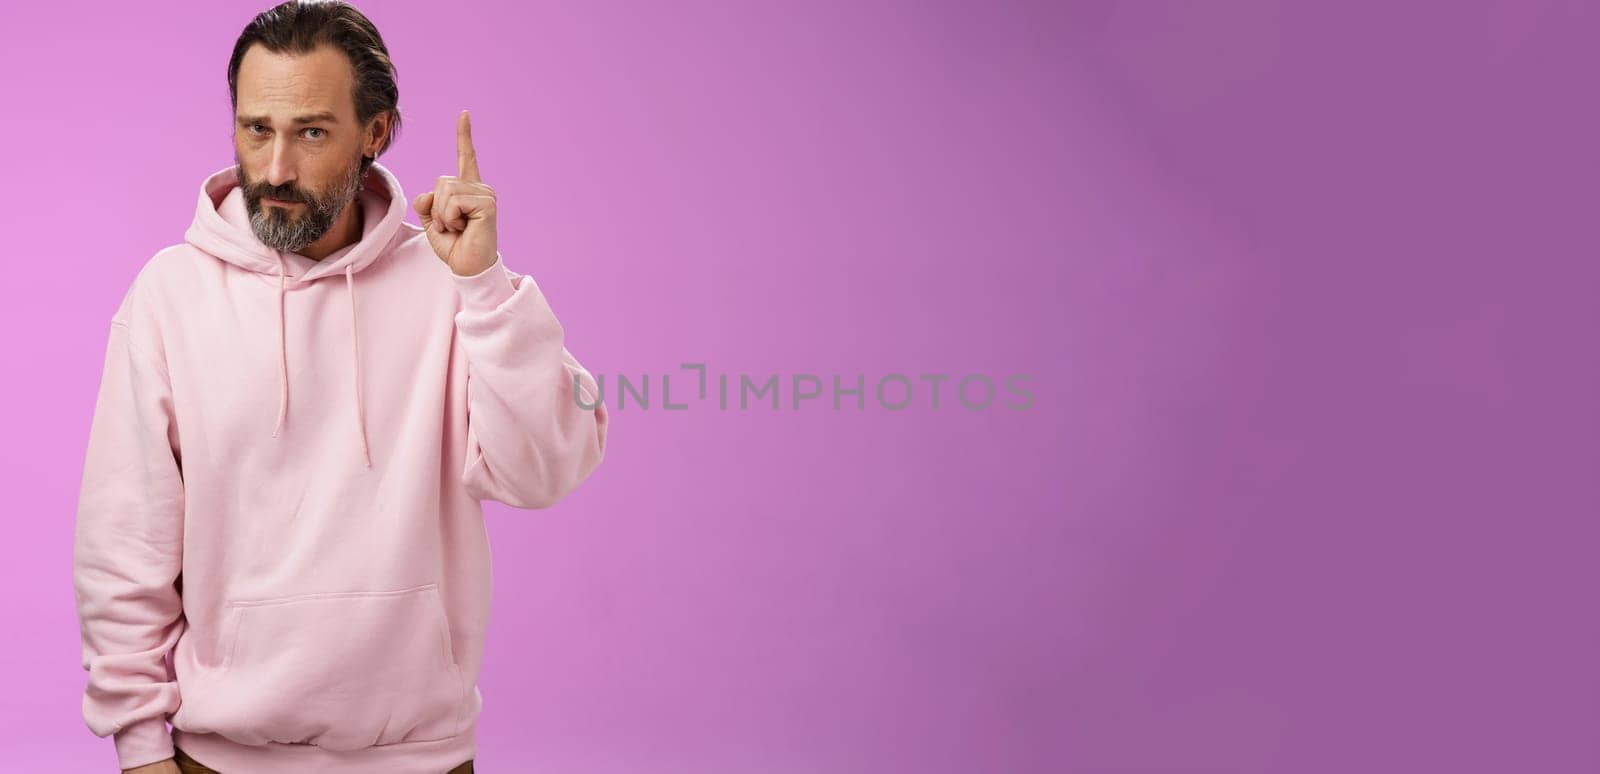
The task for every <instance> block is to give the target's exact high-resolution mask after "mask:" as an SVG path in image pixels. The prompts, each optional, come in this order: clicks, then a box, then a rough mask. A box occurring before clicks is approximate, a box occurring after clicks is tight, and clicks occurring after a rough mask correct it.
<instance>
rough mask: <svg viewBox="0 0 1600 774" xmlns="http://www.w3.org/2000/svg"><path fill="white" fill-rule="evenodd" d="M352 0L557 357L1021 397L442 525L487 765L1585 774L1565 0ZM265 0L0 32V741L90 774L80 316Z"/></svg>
mask: <svg viewBox="0 0 1600 774" xmlns="http://www.w3.org/2000/svg"><path fill="white" fill-rule="evenodd" d="M365 6H366V8H367V10H368V12H369V14H370V15H371V16H372V18H373V19H374V21H375V22H376V23H377V24H378V25H379V28H380V29H381V30H382V32H383V34H384V36H385V38H386V39H387V41H388V43H389V46H390V49H391V51H392V52H393V54H394V56H395V59H396V60H397V62H398V63H399V73H400V86H401V105H402V109H403V111H404V114H405V116H406V118H405V125H404V128H403V130H402V133H401V136H400V138H399V140H398V144H397V145H396V146H395V147H394V149H393V151H392V153H390V154H389V155H387V156H386V157H384V159H383V160H384V162H385V163H386V164H387V165H389V166H390V168H391V169H393V170H394V171H395V172H396V174H397V175H398V176H399V178H400V180H401V182H402V183H403V184H404V185H405V187H406V190H407V194H408V195H415V194H416V193H419V192H421V191H422V190H423V188H424V187H426V186H429V185H431V181H432V180H433V178H434V177H436V176H437V175H440V174H453V173H454V167H453V164H454V148H453V127H454V123H453V122H454V117H455V114H456V111H457V110H458V109H460V108H463V107H465V108H469V109H471V110H472V111H473V120H474V133H475V137H476V139H477V145H478V152H479V157H480V159H481V164H482V168H483V175H484V179H485V180H486V181H488V182H490V183H492V184H493V185H494V186H495V187H496V189H497V190H498V191H499V192H500V196H501V209H502V218H501V244H502V252H503V253H504V255H505V256H506V260H507V263H508V264H509V265H511V266H512V267H513V268H515V269H517V270H519V271H523V272H528V273H531V274H533V275H534V276H535V277H536V278H537V279H538V280H539V282H540V283H541V285H542V286H543V287H544V288H545V289H546V291H547V293H548V294H549V295H550V297H551V299H552V302H553V305H554V307H555V309H556V311H557V313H558V314H559V315H560V317H561V319H562V321H563V323H564V325H565V327H566V329H567V331H568V345H569V346H570V348H571V349H572V350H573V351H574V353H576V354H577V356H578V357H579V358H580V359H582V360H583V361H584V363H585V364H586V365H587V366H588V367H589V368H590V369H591V370H593V371H594V372H596V373H597V374H605V375H606V376H607V379H608V388H609V387H611V386H612V383H611V380H614V379H615V377H616V375H617V374H623V373H625V374H629V375H630V376H634V377H637V376H638V375H641V374H644V373H651V374H655V375H656V376H655V377H654V378H653V379H654V380H658V379H659V375H660V374H662V373H666V372H676V371H677V367H678V364H679V363H682V362H685V361H701V362H706V363H708V364H709V366H710V369H711V371H712V373H713V374H716V373H729V374H735V375H737V374H739V373H748V374H751V375H753V376H755V377H756V378H758V379H764V378H765V376H766V375H768V374H772V373H778V374H782V375H788V374H793V373H796V372H806V373H818V374H824V375H830V374H832V373H840V374H843V375H845V376H846V377H847V378H853V377H854V375H855V374H864V375H865V376H866V378H867V380H868V383H869V384H871V383H872V382H873V381H875V380H876V379H877V378H879V377H881V376H883V375H885V374H888V373H905V374H919V373H925V372H935V373H949V374H953V375H956V376H958V377H959V376H961V375H965V374H969V373H982V374H987V375H991V376H996V377H998V376H999V375H1003V374H1008V373H1028V374H1031V375H1033V376H1034V382H1033V388H1034V393H1035V396H1036V402H1035V404H1034V406H1033V407H1032V408H1031V409H1029V410H1028V411H1022V412H1015V411H1004V410H1001V409H998V408H995V409H991V410H988V411H983V412H973V411H968V410H965V409H962V408H960V407H959V406H958V405H956V404H954V403H953V402H952V401H951V400H950V395H949V393H946V394H945V395H944V396H943V401H942V405H941V407H940V408H939V409H938V410H934V409H932V408H929V407H928V406H927V403H926V397H927V396H926V395H925V394H919V396H918V401H917V405H916V406H915V407H914V408H911V409H907V410H905V411H900V412H890V411H885V410H882V409H881V408H877V407H874V406H871V405H870V404H869V408H868V410H867V411H865V412H855V411H841V412H834V411H832V410H831V405H830V404H829V403H828V401H826V400H822V401H814V402H813V403H812V404H811V405H808V406H807V407H805V408H804V409H802V410H800V411H798V412H797V411H791V410H787V409H785V410H782V411H779V412H772V411H771V410H770V409H767V410H761V411H754V410H752V411H746V412H739V411H727V412H718V411H716V410H714V407H713V406H708V405H705V404H701V405H696V406H694V407H692V408H691V409H690V410H687V411H682V412H666V411H662V410H660V409H659V406H657V407H653V408H654V410H650V411H636V410H633V407H630V408H629V409H628V410H625V411H617V412H615V413H614V415H613V416H614V419H613V422H614V425H613V429H612V434H611V439H610V443H611V446H610V450H609V455H608V459H607V461H606V463H605V464H604V465H603V466H602V467H601V469H600V470H599V471H598V472H597V473H596V475H595V476H594V477H593V478H592V479H591V480H590V481H589V483H588V484H587V485H586V486H585V487H583V488H582V489H581V490H580V491H579V492H577V493H576V494H575V495H573V496H572V497H571V498H570V499H569V500H567V501H566V502H564V503H563V504H561V505H560V506H558V507H557V508H556V509H554V510H550V511H545V512H525V511H515V510H510V509H506V508H503V507H500V506H497V505H496V506H491V509H490V512H489V513H488V518H489V520H490V522H491V524H490V528H491V537H492V541H493V546H494V550H495V558H496V561H495V574H496V597H495V608H494V617H493V620H492V622H491V629H490V639H489V643H488V662H487V665H486V667H485V673H484V675H483V682H482V691H483V695H484V698H485V702H486V706H485V710H484V715H483V718H482V720H481V724H480V727H479V734H480V748H481V749H480V755H479V763H480V764H481V765H482V766H483V769H482V770H484V771H486V772H490V774H494V773H496V772H500V773H501V774H504V773H506V772H583V773H586V774H588V773H593V774H612V773H615V774H623V773H628V774H635V773H637V772H684V773H685V774H689V773H691V772H692V773H694V774H708V773H709V774H721V773H723V772H728V773H735V772H737V773H741V774H742V773H744V772H795V773H800V772H806V773H811V772H829V773H830V774H831V773H833V772H862V773H863V774H865V773H876V772H915V773H917V774H934V773H939V772H950V773H952V774H955V773H957V772H959V773H962V774H966V773H968V772H980V771H981V772H1045V771H1052V772H1330V773H1334V772H1337V773H1339V774H1346V773H1347V772H1355V771H1360V772H1408V773H1409V772H1423V771H1427V772H1453V773H1454V772H1480V771H1481V772H1510V771H1525V772H1541V773H1542V774H1550V773H1554V772H1593V771H1596V770H1600V741H1597V740H1600V735H1597V734H1596V733H1595V728H1596V722H1597V720H1600V699H1597V695H1600V694H1597V688H1600V685H1597V682H1600V681H1597V672H1600V670H1597V669H1596V666H1595V654H1596V652H1597V646H1600V642H1597V640H1600V625H1597V622H1596V616H1595V604H1594V589H1595V588H1596V586H1595V580H1596V579H1595V573H1594V570H1593V567H1592V565H1593V564H1594V559H1593V554H1594V549H1595V545H1596V537H1597V529H1596V527H1595V525H1594V522H1595V519H1596V514H1597V513H1600V485H1597V483H1596V481H1597V480H1600V477H1597V476H1596V472H1597V471H1596V468H1597V459H1600V455H1597V454H1596V451H1597V450H1596V430H1597V421H1596V419H1597V416H1596V410H1595V396H1596V395H1597V394H1600V379H1597V363H1596V356H1595V345H1594V338H1593V333H1594V331H1595V330H1596V323H1597V322H1600V320H1597V316H1600V315H1597V306H1596V303H1595V299H1594V296H1595V290H1596V284H1597V283H1596V280H1597V279H1600V272H1597V270H1596V268H1595V260H1596V257H1597V255H1600V251H1597V249H1596V244H1595V239H1594V229H1593V225H1592V224H1593V222H1594V220H1595V217H1594V216H1595V209H1596V203H1597V197H1596V196H1595V188H1596V186H1595V179H1596V172H1597V163H1596V160H1597V154H1596V140H1597V138H1600V131H1597V130H1600V120H1597V119H1600V113H1597V110H1596V107H1595V106H1596V98H1597V96H1596V89H1595V75H1596V73H1597V67H1596V65H1597V64H1600V62H1597V59H1600V57H1597V56H1596V54H1595V49H1596V47H1595V45H1594V41H1595V40H1596V38H1597V35H1596V31H1597V30H1596V27H1597V25H1596V21H1597V16H1600V11H1597V10H1596V9H1595V8H1593V7H1590V6H1589V5H1586V4H1584V3H1579V2H1562V1H1559V0H1498V1H1497V2H1477V1H1475V2H1451V3H1417V2H1406V3H1289V2H1283V3H1268V2H1205V3H1198V2H1128V3H1114V2H1076V3H1066V2H1062V3H1043V2H1041V3H1020V2H994V3H978V2H967V3H948V2H947V3H931V2H910V1H909V0H906V1H905V2H895V3H890V2H858V1H856V2H825V3H824V2H807V3H800V2H789V3H784V4H778V3H765V2H763V3H755V2H751V3H735V2H724V3H708V2H677V3H644V2H639V3H612V2H604V3H582V4H578V3H572V4H559V5H558V4H553V3H531V4H528V3H510V2H504V3H448V4H445V3H422V2H405V3H401V2H382V3H378V2H369V3H366V4H365ZM1319 6H1320V7H1319ZM262 7H263V6H260V5H255V4H248V3H195V4H193V7H192V8H189V9H187V10H186V11H185V12H184V13H183V14H182V15H181V16H176V17H175V16H173V14H172V12H170V11H168V10H167V9H166V8H165V7H161V8H160V9H157V8H156V7H154V6H149V5H146V4H134V3H105V4H92V5H91V4H83V3H59V4H48V5H46V4H35V5H33V6H32V7H27V6H24V5H23V4H8V5H6V6H5V8H4V10H3V11H0V15H3V17H4V18H3V19H0V21H3V24H0V28H3V29H4V30H5V33H4V35H5V44H4V45H3V46H0V72H4V80H3V81H0V82H3V84H4V90H5V93H4V95H3V99H0V105H3V106H4V109H3V111H0V140H3V147H4V148H5V149H6V151H7V152H6V154H5V162H4V165H5V169H4V180H5V184H4V187H3V189H0V218H3V219H4V233H5V248H6V259H7V271H6V282H4V283H3V287H4V288H5V302H4V304H0V315H3V320H0V322H3V324H0V331H3V333H0V335H3V336H4V347H5V350H4V358H5V362H6V363H7V364H8V368H7V370H8V372H9V376H8V378H7V379H6V381H5V387H4V390H5V394H4V398H5V401H4V405H5V411H6V424H7V428H8V430H9V432H8V433H6V438H7V440H6V441H5V443H4V445H3V447H0V448H3V454H4V460H3V470H4V476H5V478H6V480H5V482H4V484H5V490H6V492H7V498H8V501H7V503H6V506H7V507H6V511H7V516H9V518H8V519H7V521H6V523H7V530H8V534H7V535H6V537H5V539H4V540H3V541H0V567H3V568H4V569H3V570H0V572H3V573H4V575H3V577H0V603H3V605H4V617H5V631H6V632H7V636H6V638H5V644H4V645H3V646H0V659H3V662H0V663H3V666H4V673H5V675H6V676H7V679H6V680H5V690H4V691H3V692H0V750H3V751H4V756H5V758H6V760H5V761H4V763H3V764H0V766H3V767H4V768H5V769H6V770H8V771H11V770H15V771H50V772H57V771H60V772H66V771H73V772H77V771H112V770H114V765H115V763H114V756H113V752H112V747H111V743H110V741H109V740H97V739H95V738H94V737H93V736H92V735H91V734H89V732H88V731H87V730H86V729H85V727H84V726H83V721H82V718H81V716H80V714H79V702H80V696H81V691H82V689H83V684H84V679H85V675H84V673H83V672H82V670H81V668H80V664H79V660H78V658H79V644H78V639H77V638H78V632H77V623H76V618H75V613H74V609H73V597H72V589H71V583H70V558H71V534H72V522H73V516H74V508H75V504H76V496H77V485H78V476H79V475H80V473H81V462H82V455H83V444H84V443H85V441H86V439H87V432H88V422H89V419H90V416H91V411H92V407H93V396H94V391H95V389H96V387H97V383H98V378H99V366H100V364H101V358H102V356H103V352H104V345H105V337H106V332H107V328H106V323H107V320H108V319H109V317H110V315H111V313H112V311H113V310H114V309H115V306H116V303H117V301H118V300H119V299H120V296H121V293H122V292H123V290H124V289H125V288H126V286H127V283H128V282H129V281H130V280H131V278H132V277H133V275H134V273H135V272H136V271H137V269H138V268H139V267H140V265H141V264H142V263H143V262H144V261H145V260H147V259H148V258H149V256H150V255H152V254H153V253H154V252H155V251H156V250H157V249H159V248H160V247H162V246H164V245H167V244H172V243H174V242H177V241H180V240H181V239H182V234H183V229H184V228H185V227H186V226H187V224H188V223H189V219H190V217H191V214H192V210H193V206H194V201H195V197H196V195H197V190H198V186H199V183H200V180H201V179H202V178H203V177H204V176H205V175H206V174H207V173H209V172H212V171H214V170H216V169H218V168H220V167H222V166H224V165H226V164H228V163H231V160H232V157H231V155H230V149H229V112H228V105H227V90H226V83H225V79H224V74H225V67H226V60H227V56H228V54H229V51H230V48H231V45H232V42H233V39H234V37H235V36H236V35H237V33H238V32H239V30H240V28H242V26H243V25H244V24H245V23H246V22H247V21H248V19H249V17H250V16H251V14H252V13H253V12H254V11H256V10H259V9H260V8H262ZM919 385H920V386H925V383H920V382H919ZM653 386H657V387H658V384H657V385H653ZM947 389H948V385H947ZM675 392H677V391H676V390H675ZM685 392H686V390H685V391H684V392H679V393H678V394H677V395H675V396H674V397H675V398H677V397H680V396H681V395H683V394H684V393H685ZM868 399H869V401H871V396H870V395H869V398H868ZM611 400H612V401H614V400H615V396H614V395H613V396H611Z"/></svg>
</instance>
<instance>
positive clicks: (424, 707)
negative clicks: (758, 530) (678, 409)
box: [73, 2, 608, 774]
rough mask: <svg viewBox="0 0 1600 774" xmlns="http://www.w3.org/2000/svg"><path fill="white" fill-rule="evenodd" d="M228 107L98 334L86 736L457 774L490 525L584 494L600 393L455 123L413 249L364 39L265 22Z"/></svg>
mask: <svg viewBox="0 0 1600 774" xmlns="http://www.w3.org/2000/svg"><path fill="white" fill-rule="evenodd" d="M228 83H229V90H230V93H231V96H232V102H233V107H234V130H233V143H234V154H235V155H234V160H235V164H234V165H233V166H231V167H227V168H224V169H222V170H221V171H218V172H217V173H215V174H213V175H211V176H210V177H209V178H208V179H207V180H205V182H204V184H203V185H202V186H201V190H200V196H199V201H198V206H197V209H196V213H195V217H194V221H193V223H192V224H191V225H190V226H189V229H188V231H187V233H186V235H185V241H184V242H183V243H182V244H177V245H174V246H171V247H168V248H166V249H163V250H161V251H160V252H159V253H157V254H156V255H155V256H154V257H153V258H152V259H151V260H150V261H149V262H148V263H147V264H146V265H145V266H144V267H143V268H142V269H141V270H140V272H139V273H138V276H137V277H136V279H135V280H134V281H133V283H132V285H131V287H130V288H129V289H128V291H127V294H126V296H125V297H124V298H123V300H122V302H121V304H120V306H119V308H118V309H117V311H116V313H115V314H114V316H113V317H112V319H111V326H110V333H109V343H108V346H107V350H106V357H105V364H104V368H105V370H104V376H103V379H102V382H101V385H100V390H99V394H98V398H97V401H96V404H95V409H94V419H93V425H92V429H91V431H90V436H89V443H88V452H87V456H86V460H85V466H84V473H83V484H82V489H81V493H80V499H79V507H78V514H77V523H76V532H75V546H74V557H73V558H74V586H75V592H76V597H77V606H78V612H79V616H80V621H81V632H82V638H83V666H84V668H85V669H86V670H87V671H88V687H87V689H86V691H85V694H84V700H83V711H84V717H85V720H86V722H87V724H88V726H89V728H90V730H91V731H93V732H94V733H95V735H97V736H102V737H104V736H108V735H109V736H113V737H114V742H115V749H116V754H117V757H118V760H119V764H120V766H121V768H122V769H123V770H124V771H133V772H139V773H140V774H148V773H150V772H194V771H222V772H226V774H255V773H257V772H272V773H274V774H276V773H278V772H296V773H297V774H299V773H302V772H348V773H349V774H366V773H376V772H383V774H424V773H426V774H442V773H443V772H464V771H470V770H471V765H472V764H471V760H472V758H473V757H474V756H475V753H476V747H475V742H474V736H473V731H474V728H475V725H476V721H477V718H478V715H479V711H480V710H481V708H482V696H481V694H480V693H479V691H478V688H477V680H478V675H479V667H480V664H481V661H482V654H483V637H484V631H485V627H486V622H487V617H488V612H489V599H490V561H489V560H490V556H489V543H488V537H487V534H486V532H485V527H484V521H483V513H482V509H481V502H480V501H482V500H496V501H499V502H502V503H507V504H510V505H512V506H516V507H521V508H542V507H546V506H549V505H552V504H554V503H556V502H557V501H559V500H561V499H562V498H563V497H565V496H566V494H567V493H568V492H570V491H572V490H573V489H574V488H575V487H577V486H578V485H579V484H580V483H581V482H582V481H583V480H584V479H585V478H587V477H588V476H589V474H590V473H591V472H592V471H593V470H594V469H595V468H596V466H597V465H599V464H600V461H601V459H602V457H603V456H604V453H605V441H606V430H607V421H608V418H607V413H606V409H605V407H604V406H603V405H602V404H601V403H600V402H599V400H598V396H599V394H600V393H599V389H598V386H597V384H596V383H595V380H594V379H593V377H592V376H591V375H590V374H589V373H588V372H587V371H586V370H585V369H584V368H583V367H582V366H581V365H580V364H579V363H578V361H577V360H575V359H574V358H573V357H572V355H571V354H570V353H569V352H568V351H567V350H566V348H565V346H564V338H563V331H562V327H561V325H560V323H559V322H557V320H556V317H555V315H554V314H553V313H552V312H551V308H550V306H549V304H548V302H547V300H546V298H545V296H544V295H543V293H542V292H541V291H540V288H539V286H538V285H537V284H535V282H534V281H533V278H532V277H530V276H526V275H522V274H518V273H516V272H514V271H511V270H510V269H509V268H507V267H506V266H505V265H504V264H503V263H502V261H501V256H500V254H499V252H498V249H497V246H496V217H497V209H496V201H495V192H494V189H493V188H491V187H490V186H489V185H488V184H487V183H485V182H484V181H483V179H482V176H481V174H480V170H479V166H478V159H477V154H476V152H475V150H474V148H473V144H472V132H471V125H470V116H469V115H468V114H467V113H466V112H465V111H463V112H462V113H461V115H460V116H459V117H458V125H457V170H456V171H457V174H455V175H450V176H442V177H440V178H438V180H437V182H436V183H435V185H434V186H433V190H432V191H430V192H427V193H423V194H422V195H420V196H418V197H417V198H416V199H415V200H414V201H413V202H411V204H412V205H413V206H414V207H415V210H416V212H417V214H418V216H419V218H420V220H421V223H422V225H421V226H420V227H419V226H416V225H413V224H411V223H406V222H404V220H403V218H404V215H405V212H406V205H407V200H406V198H405V195H404V194H403V193H402V191H401V188H400V185H399V183H398V182H397V181H396V180H395V178H394V176H393V175H392V174H391V173H390V172H389V171H388V170H387V169H385V168H384V167H383V166H382V165H380V164H378V163H376V158H377V157H378V155H380V154H381V153H383V152H384V150H386V149H387V148H388V147H389V144H390V142H391V141H392V139H393V137H394V134H395V131H396V129H397V128H398V125H399V113H398V110H397V95H398V92H397V89H396V86H395V80H394V68H393V67H392V65H391V63H390V61H389V56H388V51H387V49H386V48H385V47H384V44H383V41H382V39H381V38H380V37H379V35H378V32H377V30H376V29H375V28H374V27H373V25H372V23H371V22H370V21H368V20H367V18H366V17H365V16H364V15H362V14H361V13H360V12H359V11H357V10H355V9H354V8H352V7H350V6H348V5H345V4H343V3H309V2H307V3H299V2H288V3H284V4H282V5H279V6H277V7H275V8H272V9H271V10H269V11H267V12H265V13H262V14H261V15H259V16H257V17H256V18H255V19H254V20H253V21H252V22H251V23H250V24H249V26H247V27H246V28H245V30H244V32H243V34H242V35H241V36H240V37H239V40H238V42H237V44H236V46H235V48H234V53H233V57H232V60H231V61H230V63H229V66H228ZM358 299H359V303H358ZM169 656H170V662H169V660H168V658H169ZM169 720H170V722H171V725H172V730H171V731H170V732H169V731H168V729H167V722H168V721H169Z"/></svg>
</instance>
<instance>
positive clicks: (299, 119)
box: [239, 110, 339, 124]
mask: <svg viewBox="0 0 1600 774" xmlns="http://www.w3.org/2000/svg"><path fill="white" fill-rule="evenodd" d="M293 120H294V123H297V124H314V123H316V122H318V121H326V122H328V123H330V124H336V123H339V117H338V116H336V115H334V114H333V113H331V112H329V111H326V110H324V111H322V112H321V113H311V114H309V115H303V116H295V117H294V119H293ZM239 123H241V124H268V123H272V121H271V119H269V118H267V117H266V116H239Z"/></svg>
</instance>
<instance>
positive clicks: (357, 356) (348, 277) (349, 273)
mask: <svg viewBox="0 0 1600 774" xmlns="http://www.w3.org/2000/svg"><path fill="white" fill-rule="evenodd" d="M344 287H345V290H346V291H348V292H349V294H350V351H351V352H352V353H353V358H354V360H355V372H356V434H357V436H358V437H360V438H361V456H362V457H363V458H365V459H366V461H367V467H369V468H370V467H372V453H371V452H370V451H368V449H367V410H366V408H365V407H363V406H362V405H361V331H360V329H359V326H357V325H356V269H355V267H354V266H346V267H344Z"/></svg>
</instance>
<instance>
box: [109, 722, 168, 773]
mask: <svg viewBox="0 0 1600 774" xmlns="http://www.w3.org/2000/svg"><path fill="white" fill-rule="evenodd" d="M111 738H112V742H113V743H114V744H115V745H116V748H117V765H118V766H121V767H122V768H124V769H131V768H135V767H138V766H144V765H146V764H150V763H158V762H160V761H164V760H166V759H168V758H171V757H172V733H171V732H169V731H167V720H166V718H145V719H144V720H141V721H139V722H137V723H134V724H133V725H131V726H128V727H126V728H124V729H122V730H121V731H118V732H116V733H115V734H113V735H112V737H111Z"/></svg>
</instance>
